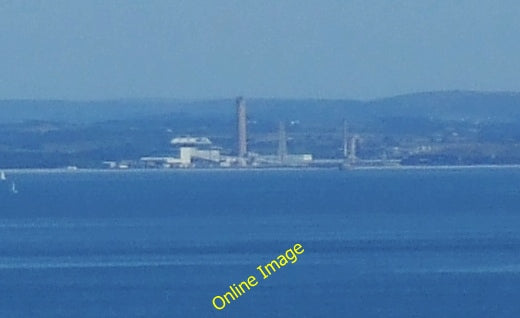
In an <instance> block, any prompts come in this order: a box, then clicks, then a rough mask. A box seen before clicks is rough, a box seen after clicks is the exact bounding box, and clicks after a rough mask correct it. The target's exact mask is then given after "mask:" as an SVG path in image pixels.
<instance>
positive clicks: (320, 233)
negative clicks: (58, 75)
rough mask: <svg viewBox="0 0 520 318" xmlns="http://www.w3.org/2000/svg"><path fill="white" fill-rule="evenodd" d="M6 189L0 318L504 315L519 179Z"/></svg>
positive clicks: (148, 176) (237, 180)
mask: <svg viewBox="0 0 520 318" xmlns="http://www.w3.org/2000/svg"><path fill="white" fill-rule="evenodd" d="M7 177H8V181H0V317H2V318H9V317H53V318H55V317H78V318H80V317H92V318H102V317H123V318H132V317H168V318H172V317H182V318H190V317H194V318H202V317H251V318H256V317H269V318H272V317H432V318H433V317H435V318H438V317H520V302H519V301H518V300H519V299H520V209H519V208H520V169H518V170H517V169H491V168H490V169H459V170H457V169H439V170H359V171H358V170H353V171H335V170H306V171H302V170H292V171H291V170H279V171H274V170H269V171H267V170H262V171H260V170H233V171H215V170H206V171H202V170H190V171H142V172H138V171H127V172H123V171H114V172H102V171H99V172H96V171H90V172H81V171H76V172H30V171H22V172H8V174H7ZM11 182H15V184H16V188H17V190H18V193H16V194H15V193H12V191H10V188H11ZM296 243H299V244H301V245H302V246H303V248H304V253H303V254H301V255H298V260H297V262H295V263H294V264H293V263H289V264H288V265H286V266H284V267H282V268H280V269H278V270H277V271H276V273H273V275H272V276H270V277H269V278H268V279H265V280H263V279H262V278H261V277H262V276H261V274H259V272H258V271H257V270H256V267H257V266H259V265H265V264H267V263H268V262H270V261H271V260H273V259H275V258H276V257H277V256H278V255H280V254H282V253H285V251H286V250H287V249H289V248H291V247H293V246H294V244H296ZM251 275H254V276H256V277H257V278H258V280H259V281H258V285H257V286H255V287H254V288H252V289H251V290H250V291H248V292H247V293H246V294H244V295H242V296H241V297H239V298H238V299H236V300H235V301H231V302H230V304H228V305H227V306H226V307H225V308H224V309H223V310H220V311H219V310H216V309H215V308H214V307H213V305H212V303H211V301H212V299H213V297H214V296H217V295H223V294H224V293H226V292H227V291H229V285H231V284H233V283H236V284H238V283H239V282H241V281H244V280H245V279H247V277H248V276H251Z"/></svg>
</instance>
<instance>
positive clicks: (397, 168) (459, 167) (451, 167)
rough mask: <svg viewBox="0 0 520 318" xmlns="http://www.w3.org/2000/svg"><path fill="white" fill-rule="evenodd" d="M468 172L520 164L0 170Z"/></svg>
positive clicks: (9, 171)
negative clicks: (342, 167) (469, 170)
mask: <svg viewBox="0 0 520 318" xmlns="http://www.w3.org/2000/svg"><path fill="white" fill-rule="evenodd" d="M462 169H464V170H468V169H475V170H477V169H520V164H515V165H444V166H442V165H439V166H356V167H349V168H345V169H339V168H332V167H261V168H255V167H232V168H173V169H142V168H129V169H97V168H85V169H81V168H78V169H76V170H70V169H66V168H21V169H0V171H4V172H5V173H6V174H12V173H14V174H27V173H34V174H46V173H70V174H83V173H143V172H146V173H176V172H209V171H211V172H213V171H219V172H236V171H336V170H337V171H338V172H348V171H362V170H394V171H405V170H462Z"/></svg>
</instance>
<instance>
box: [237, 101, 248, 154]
mask: <svg viewBox="0 0 520 318" xmlns="http://www.w3.org/2000/svg"><path fill="white" fill-rule="evenodd" d="M237 124H238V157H240V158H244V157H245V156H246V155H247V119H246V102H245V100H244V98H242V97H238V98H237Z"/></svg>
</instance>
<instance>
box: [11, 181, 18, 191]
mask: <svg viewBox="0 0 520 318" xmlns="http://www.w3.org/2000/svg"><path fill="white" fill-rule="evenodd" d="M11 192H12V193H14V194H17V193H18V190H16V184H14V182H13V183H11Z"/></svg>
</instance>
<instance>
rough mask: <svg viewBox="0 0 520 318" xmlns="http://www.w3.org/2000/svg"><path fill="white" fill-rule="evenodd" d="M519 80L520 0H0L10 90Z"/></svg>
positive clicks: (428, 87)
mask: <svg viewBox="0 0 520 318" xmlns="http://www.w3.org/2000/svg"><path fill="white" fill-rule="evenodd" d="M436 90H476V91H520V1H517V0H511V1H508V0H501V1H485V0H482V1H481V0H471V1H462V0H461V1H456V0H420V1H419V0H409V1H399V0H394V1H389V0H380V1H377V0H362V1H348V0H340V1H332V0H330V1H328V0H319V1H318V0H308V1H302V0H295V1H292V0H258V1H248V0H235V1H231V0H208V1H201V0H186V1H180V0H179V1H173V0H172V1H161V0H143V1H131V0H124V1H116V0H101V1H97V0H89V1H75V0H62V1H53V0H32V1H22V0H0V99H18V98H22V99H49V98H52V99H55V98H57V99H71V100H100V99H117V98H179V99H207V98H229V97H233V96H238V95H244V96H246V97H266V98H271V97H275V98H333V99H336V98H348V99H363V100H366V99H374V98H380V97H385V96H394V95H400V94H406V93H413V92H420V91H436Z"/></svg>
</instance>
